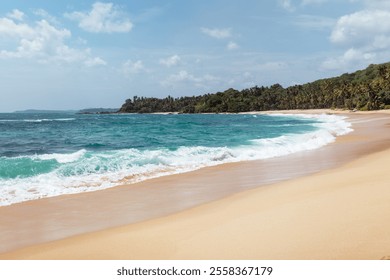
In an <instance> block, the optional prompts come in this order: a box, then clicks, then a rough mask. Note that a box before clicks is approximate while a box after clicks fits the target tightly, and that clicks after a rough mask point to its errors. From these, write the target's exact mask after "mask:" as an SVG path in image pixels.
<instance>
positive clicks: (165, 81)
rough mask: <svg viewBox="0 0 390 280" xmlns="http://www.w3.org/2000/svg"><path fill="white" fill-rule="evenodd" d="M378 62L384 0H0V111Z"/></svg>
mask: <svg viewBox="0 0 390 280" xmlns="http://www.w3.org/2000/svg"><path fill="white" fill-rule="evenodd" d="M388 61H390V1H388V0H263V1H259V0H245V1H242V0H207V1H204V0H186V1H183V0H126V1H124V0H123V1H121V0H111V1H101V2H100V1H88V0H77V1H75V0H68V1H49V0H36V1H28V0H12V1H9V0H4V1H2V4H1V6H0V112H12V111H15V110H23V109H55V110H66V109H82V108H91V107H105V108H110V107H111V108H119V107H120V106H121V105H122V104H123V103H124V101H125V100H126V99H128V98H132V97H133V96H134V95H137V96H145V97H166V96H168V95H170V96H173V97H179V96H193V95H201V94H206V93H215V92H218V91H224V90H226V89H228V88H235V89H238V90H241V89H244V88H248V87H252V86H255V85H258V86H270V85H272V84H275V83H279V84H281V85H283V86H285V87H287V86H290V85H294V84H302V83H306V82H310V81H314V80H316V79H320V78H326V77H333V76H337V75H340V74H343V73H346V72H352V71H355V70H358V69H363V68H365V67H367V66H368V65H369V64H371V63H383V62H388Z"/></svg>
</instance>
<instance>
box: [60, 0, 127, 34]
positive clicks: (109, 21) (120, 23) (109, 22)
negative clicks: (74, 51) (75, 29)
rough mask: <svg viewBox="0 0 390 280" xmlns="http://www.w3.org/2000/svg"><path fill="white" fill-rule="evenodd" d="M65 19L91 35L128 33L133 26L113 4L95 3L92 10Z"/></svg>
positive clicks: (69, 15) (66, 15)
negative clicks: (75, 23)
mask: <svg viewBox="0 0 390 280" xmlns="http://www.w3.org/2000/svg"><path fill="white" fill-rule="evenodd" d="M65 17H67V18H69V19H71V20H75V21H78V22H79V27H80V28H81V29H83V30H85V31H88V32H93V33H115V32H122V33H124V32H129V31H130V30H131V29H132V27H133V24H132V23H131V21H130V20H129V19H128V18H127V17H126V16H124V15H123V14H122V13H121V12H120V8H119V7H117V6H114V4H113V3H102V2H96V3H94V4H93V5H92V10H91V11H89V12H87V13H85V12H73V13H70V14H68V13H67V14H65Z"/></svg>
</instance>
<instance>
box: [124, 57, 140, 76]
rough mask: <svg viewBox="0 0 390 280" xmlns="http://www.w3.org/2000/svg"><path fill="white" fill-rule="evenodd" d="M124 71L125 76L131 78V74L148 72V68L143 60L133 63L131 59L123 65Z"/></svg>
mask: <svg viewBox="0 0 390 280" xmlns="http://www.w3.org/2000/svg"><path fill="white" fill-rule="evenodd" d="M122 70H123V73H124V74H125V76H129V75H131V74H138V73H141V72H143V71H146V68H145V66H144V63H143V62H142V60H137V61H132V60H130V59H129V60H127V61H126V62H125V63H123V65H122Z"/></svg>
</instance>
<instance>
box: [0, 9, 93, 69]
mask: <svg viewBox="0 0 390 280" xmlns="http://www.w3.org/2000/svg"><path fill="white" fill-rule="evenodd" d="M18 14H21V13H18ZM9 16H10V15H9ZM0 35H1V36H3V37H4V38H7V39H8V40H10V41H12V42H13V43H15V44H16V45H17V47H16V48H15V47H10V48H8V49H1V50H0V58H2V59H6V58H19V59H21V58H30V59H36V60H37V61H39V62H42V63H47V62H49V61H57V62H69V63H70V62H86V61H88V60H90V59H94V58H93V57H92V56H91V54H90V51H89V50H78V49H74V48H71V47H69V46H68V45H67V44H66V43H65V41H66V40H67V39H69V38H71V36H72V34H71V32H70V31H69V30H68V29H65V28H57V27H55V26H53V25H51V24H50V23H49V22H48V21H46V20H44V19H42V20H39V21H36V22H35V23H33V24H27V23H24V22H16V21H15V20H14V19H12V17H8V18H7V17H5V18H0ZM95 62H96V61H95ZM89 64H90V65H91V63H89Z"/></svg>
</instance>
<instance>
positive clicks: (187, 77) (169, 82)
mask: <svg viewBox="0 0 390 280" xmlns="http://www.w3.org/2000/svg"><path fill="white" fill-rule="evenodd" d="M215 81H218V78H216V77H214V76H212V75H204V76H199V77H198V76H195V75H193V74H190V73H188V72H187V71H186V70H181V71H179V73H177V74H172V75H170V76H169V77H168V78H167V79H166V80H164V81H162V82H161V84H162V85H163V86H166V87H175V86H177V85H179V84H183V83H191V84H194V85H195V86H196V87H206V86H207V84H208V83H210V82H215Z"/></svg>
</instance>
